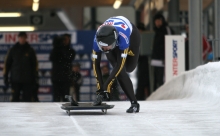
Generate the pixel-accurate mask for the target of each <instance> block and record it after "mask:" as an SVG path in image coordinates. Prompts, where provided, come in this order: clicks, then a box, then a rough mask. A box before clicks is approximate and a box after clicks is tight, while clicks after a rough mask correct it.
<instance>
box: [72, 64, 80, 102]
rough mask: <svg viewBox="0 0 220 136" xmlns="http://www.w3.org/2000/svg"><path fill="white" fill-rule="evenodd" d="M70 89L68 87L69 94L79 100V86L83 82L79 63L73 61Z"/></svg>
mask: <svg viewBox="0 0 220 136" xmlns="http://www.w3.org/2000/svg"><path fill="white" fill-rule="evenodd" d="M71 79H72V82H71V89H70V95H71V96H73V98H74V99H75V100H76V101H80V87H81V85H82V83H83V77H82V75H81V74H80V64H79V63H74V64H73V67H72V73H71Z"/></svg>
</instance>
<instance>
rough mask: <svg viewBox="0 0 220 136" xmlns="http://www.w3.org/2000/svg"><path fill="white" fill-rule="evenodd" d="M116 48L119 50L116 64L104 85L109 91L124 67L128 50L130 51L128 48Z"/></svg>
mask: <svg viewBox="0 0 220 136" xmlns="http://www.w3.org/2000/svg"><path fill="white" fill-rule="evenodd" d="M116 49H117V50H118V54H117V63H116V66H115V67H114V68H113V70H112V72H111V74H110V76H109V77H108V79H107V80H106V82H105V83H104V85H103V89H104V90H107V92H109V93H110V91H111V86H112V84H113V83H114V81H115V78H116V77H117V76H118V75H119V74H120V72H121V70H122V69H123V67H124V64H125V61H126V57H127V52H128V48H127V49H125V50H119V49H118V48H116Z"/></svg>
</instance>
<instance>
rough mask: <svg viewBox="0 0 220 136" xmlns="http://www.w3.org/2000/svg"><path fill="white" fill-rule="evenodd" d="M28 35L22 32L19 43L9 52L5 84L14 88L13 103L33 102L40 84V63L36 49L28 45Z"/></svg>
mask: <svg viewBox="0 0 220 136" xmlns="http://www.w3.org/2000/svg"><path fill="white" fill-rule="evenodd" d="M26 39H27V34H26V33H25V32H20V33H19V35H18V40H19V41H18V42H17V43H16V44H15V45H14V46H13V47H12V48H11V49H10V50H9V51H8V53H7V56H6V60H5V67H4V83H5V86H7V87H8V86H9V73H10V83H11V87H12V101H13V102H19V101H20V93H21V91H22V101H24V102H31V101H33V99H34V98H35V96H33V95H34V94H35V93H34V91H35V90H36V89H35V88H36V83H37V82H38V62H37V57H36V54H35V51H34V49H33V48H32V47H31V46H30V45H29V44H28V43H27V41H26Z"/></svg>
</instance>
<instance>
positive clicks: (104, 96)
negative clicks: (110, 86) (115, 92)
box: [93, 92, 110, 106]
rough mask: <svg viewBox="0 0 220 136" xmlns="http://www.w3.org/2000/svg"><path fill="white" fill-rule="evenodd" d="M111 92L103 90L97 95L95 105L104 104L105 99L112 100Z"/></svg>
mask: <svg viewBox="0 0 220 136" xmlns="http://www.w3.org/2000/svg"><path fill="white" fill-rule="evenodd" d="M109 96H110V94H109V93H108V92H101V93H98V94H97V95H96V99H95V101H94V102H93V106H98V105H101V104H102V101H103V100H108V101H109V100H110V97H109Z"/></svg>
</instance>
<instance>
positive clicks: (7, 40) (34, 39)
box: [0, 31, 77, 44]
mask: <svg viewBox="0 0 220 136" xmlns="http://www.w3.org/2000/svg"><path fill="white" fill-rule="evenodd" d="M65 33H67V32H41V33H39V32H33V33H31V32H30V33H27V35H28V37H27V41H28V42H29V43H30V44H38V43H41V44H45V43H46V44H51V43H52V41H53V38H54V37H55V36H57V35H62V34H65ZM68 34H70V35H71V44H75V43H76V42H77V34H76V32H75V31H73V32H68ZM17 41H18V33H2V34H1V35H0V43H3V44H14V43H16V42H17Z"/></svg>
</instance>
